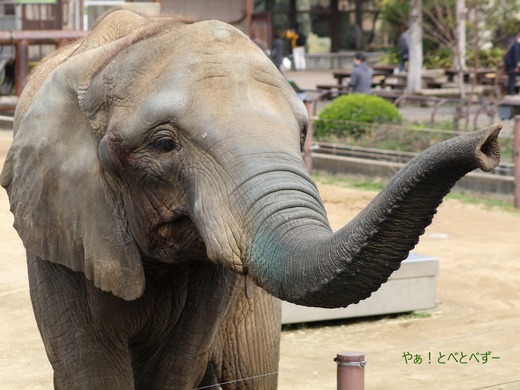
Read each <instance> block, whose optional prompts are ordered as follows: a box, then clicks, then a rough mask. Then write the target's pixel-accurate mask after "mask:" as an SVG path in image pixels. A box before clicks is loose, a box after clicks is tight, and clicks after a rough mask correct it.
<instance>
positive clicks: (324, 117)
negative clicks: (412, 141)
mask: <svg viewBox="0 0 520 390" xmlns="http://www.w3.org/2000/svg"><path fill="white" fill-rule="evenodd" d="M399 122H401V114H400V113H399V110H398V109H397V108H396V107H395V106H394V105H393V104H392V103H390V102H388V101H386V100H385V99H383V98H381V97H379V96H373V95H365V94H350V95H342V96H340V97H338V98H336V99H334V101H332V102H331V103H330V104H329V105H328V106H326V107H325V108H324V109H323V110H322V111H321V112H320V114H319V120H316V121H315V122H314V125H313V126H314V127H313V129H314V134H316V136H317V137H318V138H322V139H324V138H330V137H337V138H348V137H353V138H355V139H357V138H359V137H362V136H363V135H365V134H366V133H367V132H368V131H369V130H370V128H371V124H373V123H399Z"/></svg>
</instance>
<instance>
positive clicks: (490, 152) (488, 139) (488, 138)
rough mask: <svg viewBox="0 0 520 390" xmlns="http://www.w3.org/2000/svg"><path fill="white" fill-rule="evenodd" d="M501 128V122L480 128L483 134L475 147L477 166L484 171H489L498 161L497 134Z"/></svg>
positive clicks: (498, 146)
mask: <svg viewBox="0 0 520 390" xmlns="http://www.w3.org/2000/svg"><path fill="white" fill-rule="evenodd" d="M500 130H502V124H500V123H495V124H492V125H491V126H489V127H487V128H485V129H484V130H482V133H483V136H482V138H481V141H480V142H479V143H478V145H477V148H476V151H475V152H476V157H477V160H478V167H479V168H480V169H481V170H483V171H484V172H489V171H491V170H492V169H493V168H495V167H496V166H497V165H498V164H499V163H500V145H499V143H498V134H499V133H500Z"/></svg>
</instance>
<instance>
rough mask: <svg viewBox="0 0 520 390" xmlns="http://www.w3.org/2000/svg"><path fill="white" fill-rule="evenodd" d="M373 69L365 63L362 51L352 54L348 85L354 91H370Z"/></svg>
mask: <svg viewBox="0 0 520 390" xmlns="http://www.w3.org/2000/svg"><path fill="white" fill-rule="evenodd" d="M373 74H374V71H373V70H372V68H371V67H370V66H369V65H368V64H367V62H366V57H365V55H364V54H363V53H356V54H355V55H354V70H353V71H352V75H351V76H350V81H349V83H348V86H349V87H350V89H351V91H352V92H354V93H370V91H371V89H372V75H373Z"/></svg>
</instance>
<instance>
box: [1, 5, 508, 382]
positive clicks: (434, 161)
mask: <svg viewBox="0 0 520 390" xmlns="http://www.w3.org/2000/svg"><path fill="white" fill-rule="evenodd" d="M306 125H307V122H306V112H305V109H304V106H303V105H302V102H301V101H300V100H299V99H298V97H297V96H296V95H295V93H294V92H293V91H292V89H291V87H290V86H289V85H288V83H287V82H286V81H285V79H284V78H283V76H282V75H281V74H280V73H279V72H278V70H277V69H276V68H275V67H274V65H273V64H271V62H270V61H269V59H268V58H266V57H265V55H264V54H263V53H262V52H261V50H259V49H258V48H257V47H256V45H255V44H254V43H252V42H251V41H250V40H249V39H248V38H247V37H246V36H244V35H243V34H242V33H240V32H239V31H237V30H236V29H235V28H233V27H231V26H229V25H226V24H224V23H221V22H216V21H207V22H198V23H191V22H180V21H176V20H173V19H167V18H160V19H146V18H143V17H141V16H138V15H136V14H133V13H130V12H127V11H117V12H116V13H111V14H109V15H108V16H106V17H105V18H104V19H103V20H102V21H101V22H100V23H99V24H98V25H97V27H96V28H95V29H94V31H93V32H92V33H91V34H90V35H89V36H88V37H87V38H86V39H84V40H83V42H81V43H80V44H78V45H75V46H72V47H69V48H66V49H65V50H62V51H61V52H60V53H58V54H56V55H55V56H53V57H51V58H49V59H48V60H47V61H46V62H45V63H44V64H42V65H41V66H40V67H39V68H38V70H37V71H36V73H35V74H34V76H33V77H32V79H31V80H30V82H29V84H28V85H27V87H26V88H25V90H24V93H23V95H22V97H21V101H20V104H19V106H18V109H17V112H16V117H15V137H14V141H13V145H12V148H11V149H10V151H9V154H8V157H7V160H6V164H5V167H4V171H3V172H2V177H1V180H2V181H1V183H2V185H3V186H4V187H5V188H6V189H7V192H8V193H9V198H10V202H11V206H12V211H13V213H14V215H15V227H16V229H17V230H18V232H19V234H20V236H21V238H22V240H23V242H24V245H25V246H26V248H27V259H28V268H29V279H30V286H31V298H32V302H33V306H34V311H35V315H36V319H37V322H38V326H39V329H40V332H41V335H42V338H43V341H44V343H45V347H46V350H47V354H48V357H49V360H50V361H51V363H52V366H53V368H54V373H55V376H54V382H55V386H56V388H63V389H72V388H83V389H131V388H142V389H151V388H154V389H191V388H194V387H197V386H207V385H211V384H215V383H218V382H220V383H221V382H227V381H232V380H236V379H240V378H249V377H252V376H256V375H260V374H264V373H270V372H275V371H277V365H278V347H279V332H280V304H279V300H278V299H277V298H281V299H285V300H288V301H291V302H294V303H297V304H301V305H308V306H321V307H340V306H346V305H349V304H351V303H354V302H358V301H359V300H361V299H364V298H366V297H368V296H369V295H370V294H371V292H373V291H375V290H377V289H378V288H379V286H380V285H381V284H382V283H383V282H385V281H386V280H387V278H388V277H389V275H390V274H391V273H392V272H393V271H394V270H395V269H397V268H399V265H400V262H401V260H402V259H404V258H406V256H407V254H408V252H409V251H410V250H411V249H412V248H413V247H414V245H415V244H416V243H417V240H418V237H419V235H421V234H422V233H423V231H424V228H425V227H426V226H427V225H429V224H430V222H431V220H432V217H433V214H434V213H435V210H436V208H437V206H438V205H439V204H440V202H441V201H442V198H443V196H444V195H445V194H446V193H447V192H448V191H449V189H450V188H451V187H452V186H453V185H454V183H455V182H456V181H457V180H458V179H459V178H460V177H462V176H463V175H464V174H466V173H467V172H468V171H471V170H473V169H475V168H477V167H480V168H482V169H484V170H490V169H492V168H493V167H494V166H495V165H496V164H497V163H498V159H499V157H498V156H499V150H498V146H497V143H496V137H497V135H498V131H499V129H500V126H492V127H490V128H488V129H485V130H483V131H480V132H476V133H471V134H467V135H465V136H463V137H459V138H457V139H454V140H451V141H448V142H446V143H442V144H439V145H437V146H435V147H433V148H431V149H429V150H427V151H426V152H424V153H423V154H422V155H421V156H420V157H418V158H417V159H416V160H414V161H413V162H412V163H410V164H409V165H408V166H407V167H406V168H405V169H403V170H402V171H401V172H399V174H398V175H397V176H396V177H395V178H394V179H393V180H392V181H391V182H390V184H389V185H388V186H387V188H386V189H385V190H383V191H382V192H381V193H380V194H379V195H378V196H377V197H376V199H375V200H374V201H373V202H372V203H371V204H370V205H369V206H367V208H366V209H365V210H364V211H363V212H361V213H360V215H359V216H358V217H356V218H355V219H354V220H353V221H351V222H350V223H349V224H347V225H346V226H345V227H344V228H343V229H342V230H340V231H339V232H337V233H335V234H333V233H332V231H331V229H330V227H329V224H328V222H327V218H326V214H325V210H324V208H323V205H322V202H321V200H320V197H319V194H318V191H317V189H316V186H315V184H314V183H313V182H312V180H311V178H310V177H309V175H308V173H307V172H306V170H305V167H304V164H303V162H302V156H301V142H302V139H303V137H304V133H305V131H306ZM244 275H247V276H244ZM258 286H260V287H258ZM264 290H265V291H267V293H268V294H267V293H265V291H264ZM274 297H276V298H274ZM276 381H277V378H276V375H272V376H263V377H261V378H258V379H256V380H252V379H245V380H243V381H239V382H234V383H232V384H229V385H223V386H222V388H225V389H232V388H254V389H272V388H275V387H276Z"/></svg>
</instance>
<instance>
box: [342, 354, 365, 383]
mask: <svg viewBox="0 0 520 390" xmlns="http://www.w3.org/2000/svg"><path fill="white" fill-rule="evenodd" d="M334 361H335V362H336V363H337V364H338V387H337V389H338V390H364V389H365V365H366V364H367V362H366V360H365V354H364V353H363V352H341V353H338V355H337V356H336V358H335V359H334Z"/></svg>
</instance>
